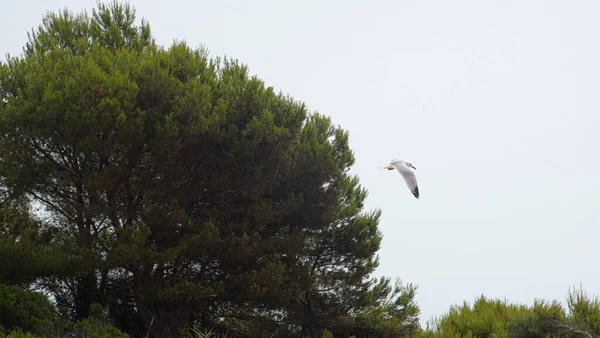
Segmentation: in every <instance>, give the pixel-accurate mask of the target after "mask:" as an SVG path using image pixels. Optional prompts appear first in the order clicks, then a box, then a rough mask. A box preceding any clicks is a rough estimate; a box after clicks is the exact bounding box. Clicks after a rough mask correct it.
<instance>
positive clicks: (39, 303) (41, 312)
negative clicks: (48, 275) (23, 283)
mask: <svg viewBox="0 0 600 338" xmlns="http://www.w3.org/2000/svg"><path fill="white" fill-rule="evenodd" d="M62 325H63V324H62V323H61V320H60V318H59V317H58V314H57V313H56V311H55V309H54V307H53V305H52V304H51V303H50V302H49V301H48V299H47V298H46V297H45V296H44V295H42V294H40V293H37V292H31V291H27V290H24V289H23V288H22V287H19V286H15V285H4V284H0V328H2V331H11V330H15V329H20V330H23V331H25V332H31V333H33V334H38V335H43V336H53V335H56V334H59V333H61V332H62V331H63V329H64V327H62ZM12 334H14V335H19V334H20V333H15V332H13V333H12Z"/></svg>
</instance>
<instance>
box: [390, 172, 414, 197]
mask: <svg viewBox="0 0 600 338" xmlns="http://www.w3.org/2000/svg"><path fill="white" fill-rule="evenodd" d="M395 168H396V170H397V171H398V172H399V173H400V175H402V177H403V178H404V180H405V181H406V185H407V186H408V189H410V192H412V194H413V195H414V196H415V198H417V199H418V198H419V184H418V183H417V176H416V175H415V172H414V171H412V170H411V169H409V168H408V167H407V168H403V167H402V166H396V167H395Z"/></svg>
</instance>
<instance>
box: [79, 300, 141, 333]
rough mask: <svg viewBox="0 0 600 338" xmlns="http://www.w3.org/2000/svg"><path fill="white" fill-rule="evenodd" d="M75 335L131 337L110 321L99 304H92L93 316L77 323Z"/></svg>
mask: <svg viewBox="0 0 600 338" xmlns="http://www.w3.org/2000/svg"><path fill="white" fill-rule="evenodd" d="M72 336H73V337H81V338H84V337H85V338H88V337H89V338H113V337H115V338H129V335H128V334H126V333H123V332H121V331H120V330H119V329H117V328H116V327H114V326H113V325H112V324H111V323H110V319H109V318H108V317H107V315H106V313H105V312H104V310H103V309H102V307H101V306H100V305H99V304H92V307H91V316H90V317H89V318H87V319H83V320H80V321H79V322H77V324H76V325H75V332H74V334H73V335H72Z"/></svg>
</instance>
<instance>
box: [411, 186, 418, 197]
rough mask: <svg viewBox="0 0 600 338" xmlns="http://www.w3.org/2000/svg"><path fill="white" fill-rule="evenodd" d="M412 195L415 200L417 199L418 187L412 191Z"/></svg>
mask: <svg viewBox="0 0 600 338" xmlns="http://www.w3.org/2000/svg"><path fill="white" fill-rule="evenodd" d="M412 193H413V195H415V198H416V199H419V187H416V188H415V189H414V190H413V191H412Z"/></svg>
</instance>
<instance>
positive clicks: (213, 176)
mask: <svg viewBox="0 0 600 338" xmlns="http://www.w3.org/2000/svg"><path fill="white" fill-rule="evenodd" d="M0 88H1V91H0V95H1V96H2V100H3V104H2V105H1V106H0V107H1V108H0V122H1V125H0V186H3V187H5V191H6V192H10V194H12V195H14V196H23V195H24V196H28V197H29V198H30V199H32V200H33V201H35V202H36V203H40V204H41V205H43V207H44V210H45V212H46V213H47V214H48V215H50V216H49V219H48V221H47V224H46V225H44V227H46V228H47V229H51V230H52V231H53V234H54V235H55V238H54V239H53V241H52V245H53V248H54V249H55V250H58V251H59V252H61V253H62V254H63V256H64V257H66V258H65V260H64V261H63V262H65V263H63V265H60V264H59V266H56V267H54V268H53V269H51V270H52V271H50V272H49V273H46V274H39V275H38V276H37V277H38V279H37V283H38V285H41V286H43V287H44V288H45V289H46V290H48V291H49V292H51V293H52V294H53V295H54V297H55V298H56V300H57V302H58V303H59V304H60V305H63V306H66V307H68V308H69V309H70V313H71V315H72V317H73V321H78V320H81V319H84V318H87V317H89V315H90V308H91V306H92V304H94V303H98V304H100V305H102V306H103V307H105V308H107V309H108V313H109V314H110V316H111V317H112V318H113V320H114V322H115V325H116V326H117V327H119V328H120V329H122V330H124V331H126V332H128V333H130V334H132V335H134V336H141V335H145V334H146V332H147V331H150V332H151V333H152V335H153V337H168V336H173V335H176V334H177V333H178V332H180V330H182V329H185V328H186V327H188V326H189V325H190V324H191V323H195V325H197V326H199V327H204V328H213V327H214V328H215V329H217V330H218V331H219V332H235V333H237V334H238V335H239V336H247V337H261V336H273V335H276V336H282V337H283V336H286V337H289V336H299V335H319V334H320V333H321V332H322V331H323V330H325V329H330V331H331V332H333V333H334V334H336V336H338V335H340V336H341V335H350V334H354V333H356V332H363V333H364V335H362V336H364V337H367V336H373V337H375V336H394V335H396V336H398V335H400V334H402V335H404V334H405V333H406V332H411V331H412V330H414V329H415V328H416V326H415V323H416V322H415V318H416V316H417V315H418V308H417V307H416V305H415V304H414V303H413V302H412V296H413V295H414V291H415V289H414V287H412V286H408V287H404V286H401V285H398V286H397V287H396V288H393V287H392V286H391V285H390V281H389V280H388V279H382V280H375V279H372V278H370V277H369V275H370V274H371V273H372V272H373V270H374V269H375V268H376V266H377V259H376V256H375V254H376V252H377V250H378V249H379V245H380V241H381V234H380V233H379V232H378V230H377V224H378V221H379V212H378V211H374V212H363V202H364V199H365V198H366V195H367V192H366V190H365V189H364V188H362V187H361V186H360V185H359V181H358V178H357V177H354V176H351V175H350V174H349V173H348V170H349V168H350V166H351V165H352V164H353V163H354V157H353V154H352V151H351V150H350V149H349V146H348V134H347V133H346V132H345V131H344V130H343V129H341V128H340V127H339V126H334V125H333V124H332V122H331V120H330V119H329V118H327V117H325V116H323V115H320V114H317V113H309V112H308V111H307V109H306V107H305V106H304V105H303V104H302V103H300V102H297V101H295V100H293V99H292V98H290V97H288V96H285V95H283V94H278V93H275V91H274V89H273V88H272V87H267V86H265V84H264V83H263V82H262V81H261V80H260V79H258V78H257V77H254V76H250V75H249V72H248V69H247V67H246V66H245V65H242V64H240V63H239V62H237V61H234V60H221V59H219V58H209V57H208V55H207V53H206V52H205V51H204V50H202V49H196V50H194V49H191V48H190V47H189V46H187V45H186V44H185V43H182V42H175V43H173V44H172V45H171V46H170V47H169V48H163V47H160V46H158V45H157V44H156V43H155V41H154V40H153V38H152V35H151V31H150V27H149V25H148V23H147V22H145V21H142V23H141V24H140V25H136V20H135V11H134V10H133V9H132V8H131V7H129V6H128V5H123V4H119V3H118V2H114V3H112V4H111V5H103V4H100V5H99V6H98V8H97V9H95V10H94V11H93V13H92V15H91V16H88V15H87V14H85V13H83V14H79V15H75V14H73V13H70V12H68V11H63V12H60V13H58V14H54V13H49V14H48V15H47V16H46V17H45V18H44V20H43V23H42V25H40V27H38V28H37V29H36V30H34V31H33V32H32V33H31V34H30V39H29V42H28V43H27V45H26V47H25V50H24V55H23V56H21V57H16V58H9V60H8V62H7V63H6V64H1V66H0ZM390 297H391V298H390ZM386 330H387V331H386ZM407 330H408V331H407ZM384 332H387V333H384Z"/></svg>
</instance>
